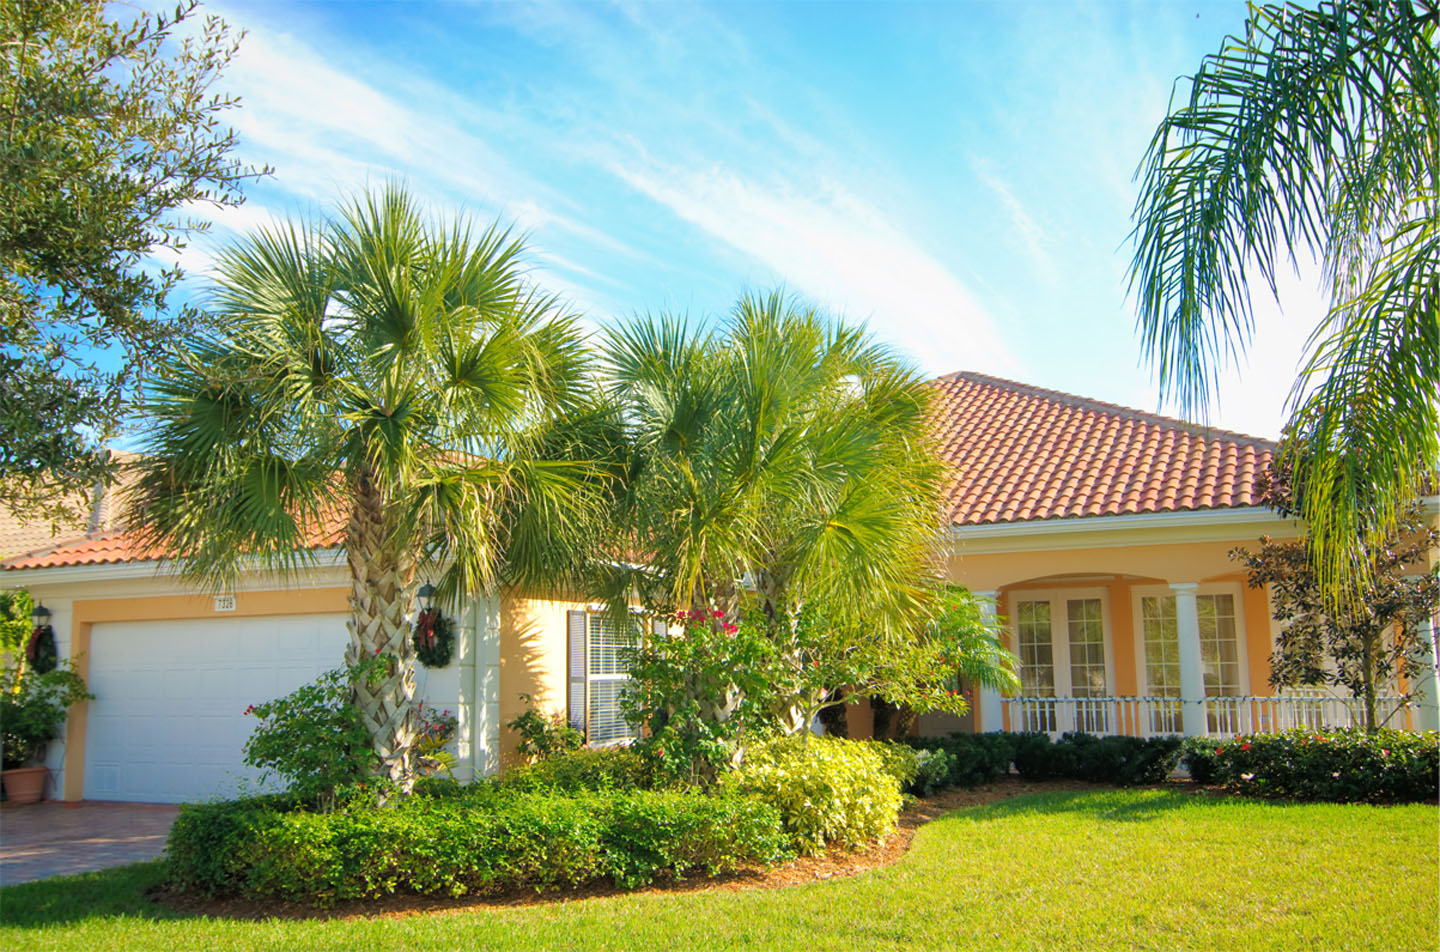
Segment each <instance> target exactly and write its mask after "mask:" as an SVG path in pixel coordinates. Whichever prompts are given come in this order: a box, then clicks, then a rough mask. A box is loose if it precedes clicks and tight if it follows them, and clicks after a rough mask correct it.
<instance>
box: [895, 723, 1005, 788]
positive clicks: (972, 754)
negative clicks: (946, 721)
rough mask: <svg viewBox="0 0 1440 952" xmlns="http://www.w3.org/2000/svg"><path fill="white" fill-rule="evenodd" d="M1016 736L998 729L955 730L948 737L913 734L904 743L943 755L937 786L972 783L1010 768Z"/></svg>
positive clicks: (966, 785) (1002, 773) (991, 777)
mask: <svg viewBox="0 0 1440 952" xmlns="http://www.w3.org/2000/svg"><path fill="white" fill-rule="evenodd" d="M1017 736H1020V735H1015V734H1006V733H1001V732H998V731H997V732H994V733H989V734H967V733H961V732H959V731H957V732H955V733H953V734H950V735H949V736H948V737H914V738H910V739H908V740H907V741H906V743H908V744H909V745H910V746H912V747H915V748H917V749H919V750H933V751H940V752H943V753H944V754H945V755H946V757H947V763H946V768H947V772H946V775H945V778H944V780H943V781H942V782H941V783H940V784H939V785H938V786H953V787H973V786H976V785H977V784H982V783H985V782H987V781H990V780H993V779H995V778H996V777H1000V776H1004V775H1005V774H1007V773H1009V772H1010V763H1011V761H1012V760H1013V759H1014V757H1015V750H1014V738H1016V737H1017ZM937 789H938V787H937Z"/></svg>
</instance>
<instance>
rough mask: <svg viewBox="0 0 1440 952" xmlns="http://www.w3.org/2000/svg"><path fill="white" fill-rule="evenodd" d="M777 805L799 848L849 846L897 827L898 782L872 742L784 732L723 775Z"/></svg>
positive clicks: (732, 786) (738, 788)
mask: <svg viewBox="0 0 1440 952" xmlns="http://www.w3.org/2000/svg"><path fill="white" fill-rule="evenodd" d="M722 782H723V784H724V787H725V789H728V790H731V791H735V792H738V793H748V794H754V795H755V796H758V797H760V798H761V799H762V800H764V801H765V802H767V803H770V804H772V805H774V806H775V807H777V808H778V809H779V810H780V814H781V816H782V817H783V819H784V823H785V830H786V831H787V832H788V833H789V834H790V837H791V838H792V841H793V842H794V844H795V848H796V849H797V850H798V851H800V852H801V853H806V854H817V853H821V852H823V851H824V850H825V849H826V848H827V847H829V846H843V847H847V848H850V849H854V848H856V847H858V846H860V845H861V844H863V843H866V842H867V841H869V840H873V839H875V838H877V837H881V836H884V835H886V834H887V833H889V832H890V831H891V830H893V829H894V828H895V821H896V819H897V818H898V817H899V815H900V802H901V801H900V784H899V782H898V781H896V779H895V778H894V777H893V776H892V775H891V774H889V773H887V772H886V769H885V761H884V759H882V757H881V755H880V754H879V753H878V752H876V750H875V749H874V747H873V745H870V744H866V743H864V742H861V741H849V740H841V739H839V738H833V737H813V736H798V737H786V738H782V739H780V740H775V741H770V742H768V743H765V744H761V745H758V746H756V747H754V748H752V749H751V750H750V753H749V755H748V756H747V757H746V759H745V762H744V763H743V764H741V765H740V767H739V768H737V769H736V770H734V771H733V772H731V773H729V774H727V775H725V777H724V778H723V781H722Z"/></svg>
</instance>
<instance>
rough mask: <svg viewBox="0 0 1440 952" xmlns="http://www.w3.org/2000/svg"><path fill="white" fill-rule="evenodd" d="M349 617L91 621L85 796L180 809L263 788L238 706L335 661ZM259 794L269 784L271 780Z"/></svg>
mask: <svg viewBox="0 0 1440 952" xmlns="http://www.w3.org/2000/svg"><path fill="white" fill-rule="evenodd" d="M347 641H348V635H347V633H346V629H345V616H344V615H338V614H335V615H290V616H279V617H271V618H217V619H202V620H187V621H158V622H107V623H97V624H95V626H94V627H93V629H92V632H91V676H90V687H91V690H92V691H94V693H95V694H96V699H95V700H94V701H92V702H90V708H89V715H88V717H87V729H86V750H85V782H84V796H85V797H86V798H87V799H96V800H99V799H104V800H137V801H154V802H170V803H173V802H181V801H185V800H200V799H207V798H210V797H215V796H234V795H236V794H238V793H240V792H241V791H242V790H244V791H247V792H255V791H256V790H258V789H260V787H259V785H258V779H259V775H258V774H257V773H256V772H255V771H252V770H250V769H249V768H247V767H245V765H244V764H243V763H242V762H241V759H240V758H241V752H242V750H243V748H244V744H245V741H246V739H248V738H249V736H250V732H251V731H252V730H253V729H254V727H255V724H256V721H255V718H253V717H247V716H246V715H245V713H244V712H245V708H246V707H247V706H249V705H251V704H259V703H261V702H263V701H267V700H270V699H272V698H276V697H280V696H282V695H284V694H288V693H289V692H291V691H293V690H294V689H295V688H297V687H299V686H300V685H302V684H304V683H306V682H308V681H312V680H314V678H315V677H316V676H317V675H319V674H320V673H321V672H322V671H326V670H328V669H330V668H333V667H336V666H337V665H339V664H340V663H341V660H342V658H343V654H344V650H345V645H346V643H347ZM266 789H273V784H272V785H270V787H268V788H266Z"/></svg>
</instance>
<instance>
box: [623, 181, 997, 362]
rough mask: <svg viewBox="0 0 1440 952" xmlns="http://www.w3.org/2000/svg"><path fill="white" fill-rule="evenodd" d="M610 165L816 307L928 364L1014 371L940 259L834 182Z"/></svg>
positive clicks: (990, 326) (984, 316)
mask: <svg viewBox="0 0 1440 952" xmlns="http://www.w3.org/2000/svg"><path fill="white" fill-rule="evenodd" d="M611 171H612V172H613V173H614V174H615V175H616V176H617V177H619V178H620V179H622V180H623V181H625V182H626V183H628V184H629V185H630V186H631V187H633V188H635V189H636V190H637V191H639V192H641V193H642V194H644V195H646V196H648V197H649V198H651V199H652V200H654V201H655V202H658V203H660V204H661V205H664V206H665V207H667V208H669V209H670V210H671V211H672V212H674V213H675V214H676V215H678V216H680V217H681V218H683V219H685V220H686V221H688V222H691V223H693V224H694V225H695V226H697V227H698V228H700V229H702V230H703V231H704V232H706V233H707V234H709V235H711V236H713V237H714V238H715V239H717V240H718V241H720V242H722V243H724V244H725V245H727V246H729V247H730V248H732V249H734V250H736V251H739V252H741V253H742V254H744V255H746V256H748V257H749V258H750V259H751V260H753V261H754V262H756V263H758V264H760V265H761V266H763V267H764V268H765V269H766V270H767V271H768V272H770V273H769V274H767V275H766V276H765V280H767V281H770V280H776V279H783V280H784V281H785V282H787V284H788V285H789V286H791V287H793V288H794V289H796V290H798V291H800V292H802V293H803V294H805V295H806V296H807V297H809V298H811V299H813V300H815V301H816V302H817V303H820V304H823V305H826V306H827V307H829V308H832V309H835V310H838V311H840V312H841V313H843V314H845V315H846V316H847V317H849V318H850V319H852V320H869V321H870V322H871V327H872V328H873V329H874V330H876V331H877V332H879V333H881V334H883V335H884V336H886V337H887V338H889V339H890V340H892V341H894V342H895V343H897V344H899V345H900V346H901V347H902V348H904V349H905V350H907V351H908V352H909V353H910V354H911V356H912V357H913V358H914V359H915V360H917V362H918V363H919V364H920V365H921V366H922V367H924V368H925V369H926V370H928V371H931V372H935V373H944V372H947V371H951V370H957V369H961V368H966V367H974V366H980V365H983V366H986V367H988V368H991V369H992V370H994V371H995V372H999V373H1012V372H1014V371H1013V368H1014V361H1013V359H1012V358H1011V356H1010V354H1009V352H1008V350H1007V349H1006V347H1005V346H1004V344H1003V343H1002V342H1001V340H1000V338H999V336H998V334H997V333H996V329H995V326H994V322H993V320H992V319H991V317H990V315H989V314H988V313H987V312H986V310H985V308H984V307H983V306H982V305H981V304H980V302H979V301H978V300H977V299H976V298H975V296H974V295H973V294H972V293H971V291H970V290H969V289H968V288H967V287H966V286H965V285H964V284H963V283H962V282H960V281H959V280H958V279H957V278H956V277H955V276H954V275H953V274H952V273H951V272H950V271H949V270H947V269H946V268H945V267H944V265H942V264H941V263H940V262H939V261H937V260H935V259H934V258H933V257H932V256H931V255H930V254H928V253H927V252H926V251H925V250H924V249H923V248H920V247H919V246H918V245H916V244H915V242H914V241H912V240H911V239H910V238H909V237H907V236H906V235H905V234H904V233H903V232H901V231H900V230H899V229H898V228H896V227H895V226H894V225H893V224H892V223H890V222H889V221H887V220H886V218H885V216H884V215H883V214H882V213H881V212H880V211H879V210H878V209H876V208H875V207H873V206H872V205H870V204H868V203H867V202H865V201H864V200H863V199H861V198H860V197H858V196H856V195H855V194H853V193H852V192H850V191H848V190H847V189H845V188H844V187H843V186H841V185H840V184H838V183H835V182H833V181H832V182H822V183H819V184H818V187H816V188H814V189H811V190H809V191H805V192H802V191H799V190H797V189H796V188H795V186H794V185H793V183H780V184H762V183H760V182H758V181H755V180H753V179H747V178H745V177H743V176H742V175H740V174H738V173H736V172H734V171H733V170H731V169H729V168H726V167H724V166H721V165H711V166H709V167H706V168H698V167H690V166H686V167H675V166H665V165H660V164H657V163H654V162H649V163H643V162H636V161H630V162H623V163H622V162H616V163H614V164H612V166H611Z"/></svg>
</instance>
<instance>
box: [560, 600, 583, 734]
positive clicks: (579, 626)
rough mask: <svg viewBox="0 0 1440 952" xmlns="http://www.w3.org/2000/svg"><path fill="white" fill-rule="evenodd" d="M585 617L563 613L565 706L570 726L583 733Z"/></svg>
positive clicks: (576, 613) (577, 613) (578, 614)
mask: <svg viewBox="0 0 1440 952" xmlns="http://www.w3.org/2000/svg"><path fill="white" fill-rule="evenodd" d="M585 634H586V617H585V613H584V612H566V613H565V635H566V640H567V642H568V645H569V648H568V655H569V662H568V668H569V678H570V683H569V693H568V696H567V697H566V699H565V706H566V707H567V708H568V709H569V721H570V726H571V727H573V728H575V729H576V730H577V731H580V732H581V733H582V734H583V733H585V673H586V670H587V665H586V652H585V648H586V645H585Z"/></svg>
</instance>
